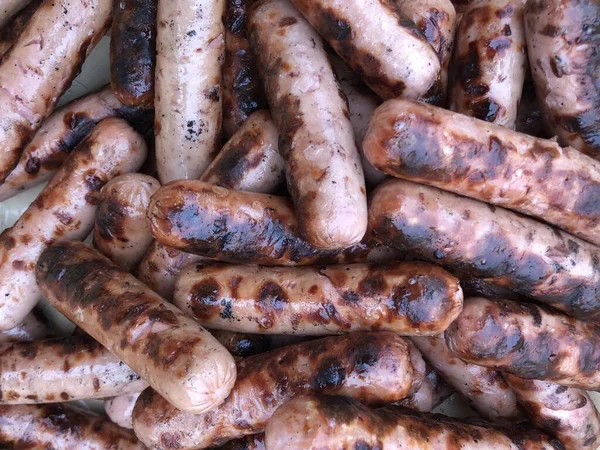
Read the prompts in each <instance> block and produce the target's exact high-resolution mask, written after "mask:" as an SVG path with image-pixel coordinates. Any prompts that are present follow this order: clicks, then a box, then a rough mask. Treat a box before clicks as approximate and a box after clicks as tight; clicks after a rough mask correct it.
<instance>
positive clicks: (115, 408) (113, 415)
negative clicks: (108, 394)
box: [104, 392, 140, 430]
mask: <svg viewBox="0 0 600 450" xmlns="http://www.w3.org/2000/svg"><path fill="white" fill-rule="evenodd" d="M139 396H140V393H139V392H138V393H137V394H131V395H121V396H119V397H113V398H110V399H106V400H104V411H105V412H106V415H107V416H108V418H109V419H110V420H111V421H112V422H114V423H116V424H117V425H119V426H120V427H123V428H127V429H129V430H131V429H133V419H132V417H131V414H132V413H133V407H134V406H135V402H136V401H137V399H138V397H139Z"/></svg>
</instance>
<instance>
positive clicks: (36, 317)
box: [0, 309, 50, 343]
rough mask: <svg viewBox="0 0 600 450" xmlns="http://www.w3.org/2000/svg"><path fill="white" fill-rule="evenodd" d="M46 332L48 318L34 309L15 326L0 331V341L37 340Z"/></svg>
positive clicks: (46, 334)
mask: <svg viewBox="0 0 600 450" xmlns="http://www.w3.org/2000/svg"><path fill="white" fill-rule="evenodd" d="M48 334H50V333H49V330H48V319H46V317H44V316H43V314H42V313H41V312H40V311H36V310H35V309H34V310H33V311H32V312H31V313H29V314H27V316H25V318H24V319H23V321H22V322H21V323H20V324H19V325H17V326H16V327H14V328H11V329H10V330H8V331H0V343H4V342H30V341H37V340H40V339H44V338H45V337H46V336H48Z"/></svg>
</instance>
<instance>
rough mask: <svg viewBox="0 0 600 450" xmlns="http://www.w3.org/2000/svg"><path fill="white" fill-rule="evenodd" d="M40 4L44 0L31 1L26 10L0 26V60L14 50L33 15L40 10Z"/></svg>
mask: <svg viewBox="0 0 600 450" xmlns="http://www.w3.org/2000/svg"><path fill="white" fill-rule="evenodd" d="M40 3H42V0H33V1H31V3H29V4H28V5H27V6H26V7H25V8H23V9H22V10H21V11H19V12H18V13H17V14H15V15H14V16H13V17H12V18H11V19H10V21H9V22H8V23H7V24H6V25H4V26H0V60H2V57H3V56H4V55H5V54H6V53H7V52H8V51H9V50H10V49H11V48H12V46H13V45H14V43H15V41H16V40H17V39H18V38H19V36H20V35H21V33H22V32H23V30H24V29H25V27H26V26H27V23H28V22H29V20H30V19H31V17H32V16H33V14H34V13H35V12H36V11H37V9H38V8H39V6H40ZM0 8H1V7H0Z"/></svg>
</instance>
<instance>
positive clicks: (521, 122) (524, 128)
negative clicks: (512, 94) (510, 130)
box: [515, 78, 552, 139]
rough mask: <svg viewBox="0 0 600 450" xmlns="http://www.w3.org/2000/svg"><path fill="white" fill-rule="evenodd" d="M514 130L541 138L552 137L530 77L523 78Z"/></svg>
mask: <svg viewBox="0 0 600 450" xmlns="http://www.w3.org/2000/svg"><path fill="white" fill-rule="evenodd" d="M515 130H516V131H518V132H519V133H523V134H528V135H529V136H535V137H539V138H542V139H550V138H551V137H552V133H550V132H549V131H548V126H547V125H546V123H545V121H544V115H543V113H542V109H541V105H540V102H539V100H538V98H537V94H536V92H535V86H534V85H533V80H531V78H525V84H524V86H523V93H522V94H521V102H520V103H519V108H518V109H517V124H516V128H515Z"/></svg>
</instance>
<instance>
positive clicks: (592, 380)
mask: <svg viewBox="0 0 600 450" xmlns="http://www.w3.org/2000/svg"><path fill="white" fill-rule="evenodd" d="M445 337H446V342H447V344H448V347H449V348H450V350H451V351H452V352H453V353H454V354H455V355H456V356H458V357H459V358H461V359H463V360H465V361H468V362H472V363H474V364H478V365H481V366H486V367H492V368H495V369H497V370H500V371H502V372H508V373H511V374H513V375H516V376H518V377H521V378H527V379H535V380H548V381H553V382H555V383H558V384H562V385H565V386H573V387H579V388H581V389H589V390H597V389H599V388H600V326H599V325H596V324H595V323H591V322H582V321H579V320H576V319H572V318H570V317H568V316H565V315H564V314H561V313H559V312H556V311H553V310H550V309H547V308H544V307H542V306H538V305H534V304H530V303H516V302H512V301H508V300H495V301H492V300H487V299H484V298H470V299H467V300H465V306H464V310H463V312H462V313H461V315H460V316H459V317H458V319H456V321H455V322H454V323H453V324H452V325H450V328H448V330H446V333H445Z"/></svg>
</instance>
